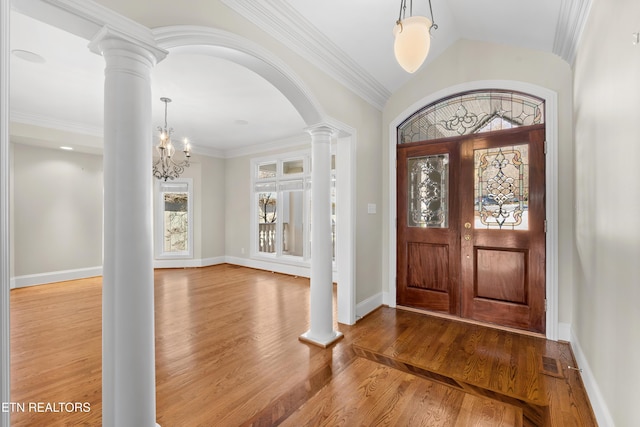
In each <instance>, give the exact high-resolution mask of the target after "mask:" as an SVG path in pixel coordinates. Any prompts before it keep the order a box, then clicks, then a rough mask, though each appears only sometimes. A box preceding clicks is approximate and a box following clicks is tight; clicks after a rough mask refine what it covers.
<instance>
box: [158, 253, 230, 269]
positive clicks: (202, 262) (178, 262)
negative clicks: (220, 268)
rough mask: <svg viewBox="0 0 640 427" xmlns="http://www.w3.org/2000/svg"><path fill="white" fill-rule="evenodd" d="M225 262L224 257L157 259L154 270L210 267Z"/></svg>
mask: <svg viewBox="0 0 640 427" xmlns="http://www.w3.org/2000/svg"><path fill="white" fill-rule="evenodd" d="M225 262H226V261H225V257H223V256H219V257H214V258H199V259H155V260H153V268H194V267H209V266H211V265H218V264H224V263H225Z"/></svg>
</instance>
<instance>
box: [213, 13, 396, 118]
mask: <svg viewBox="0 0 640 427" xmlns="http://www.w3.org/2000/svg"><path fill="white" fill-rule="evenodd" d="M221 1H222V3H224V4H225V5H227V6H228V7H229V8H231V9H233V10H234V11H236V12H237V13H239V14H240V15H242V16H243V17H245V18H247V19H248V20H249V21H251V22H253V23H254V24H255V25H257V26H258V27H260V28H262V29H263V30H264V31H266V32H268V33H269V34H271V35H272V36H273V37H274V38H276V39H277V40H278V41H280V42H282V43H284V45H285V46H287V47H289V48H290V49H291V50H293V51H294V52H296V53H297V54H299V55H300V56H302V57H303V58H305V59H306V60H308V61H309V62H311V63H312V64H314V65H315V66H317V67H318V68H320V69H321V70H323V71H324V72H326V73H327V74H329V75H330V76H332V77H333V78H335V79H336V80H337V81H339V82H340V83H342V84H344V85H345V86H346V87H347V88H349V89H350V90H351V91H353V92H354V93H355V94H357V95H358V96H360V97H361V98H362V99H364V100H365V101H367V102H368V103H369V104H371V105H373V106H374V107H376V108H377V109H379V110H382V109H383V108H384V105H385V103H386V102H387V99H389V97H390V96H391V92H389V91H388V90H387V89H386V88H385V87H384V86H383V85H382V84H381V83H380V82H378V81H377V80H376V79H374V78H373V77H372V76H371V75H370V74H369V73H368V72H367V71H366V70H365V69H364V68H363V67H361V66H360V65H359V64H358V63H356V62H355V61H353V60H352V59H351V58H350V57H349V56H347V55H346V54H345V53H344V52H343V51H342V50H341V49H340V48H339V47H338V46H337V45H336V44H335V43H333V42H332V41H331V40H329V39H328V38H327V37H326V36H325V35H324V34H322V33H321V32H320V31H318V30H317V29H316V28H315V27H314V26H313V24H312V23H310V22H309V21H308V20H307V19H305V18H304V17H303V16H302V15H300V14H299V13H298V12H296V11H295V10H294V9H293V8H292V7H291V6H289V5H288V4H287V3H286V2H285V1H283V0H265V1H260V2H252V1H243V0H221Z"/></svg>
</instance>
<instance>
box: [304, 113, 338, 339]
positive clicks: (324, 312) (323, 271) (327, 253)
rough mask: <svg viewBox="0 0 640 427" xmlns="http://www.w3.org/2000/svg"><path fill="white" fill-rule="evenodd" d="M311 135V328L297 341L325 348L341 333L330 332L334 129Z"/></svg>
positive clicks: (313, 130) (325, 128)
mask: <svg viewBox="0 0 640 427" xmlns="http://www.w3.org/2000/svg"><path fill="white" fill-rule="evenodd" d="M309 133H310V134H311V291H310V298H309V299H310V302H309V305H310V310H309V312H310V323H311V326H310V329H309V330H308V331H307V332H305V333H304V334H302V335H301V336H300V340H301V341H304V342H308V343H311V344H314V345H318V346H321V347H328V346H329V345H331V344H333V343H334V342H335V341H337V340H338V339H340V338H342V333H340V332H338V331H335V330H334V329H333V281H332V278H331V276H332V271H333V268H332V248H331V136H332V134H333V129H332V128H331V127H329V126H325V125H319V126H316V127H312V128H310V129H309Z"/></svg>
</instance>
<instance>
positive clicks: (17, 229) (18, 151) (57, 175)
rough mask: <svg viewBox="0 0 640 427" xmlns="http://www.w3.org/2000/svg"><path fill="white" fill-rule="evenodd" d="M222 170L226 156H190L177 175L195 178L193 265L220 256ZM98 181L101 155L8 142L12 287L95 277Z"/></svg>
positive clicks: (98, 258)
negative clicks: (184, 167)
mask: <svg viewBox="0 0 640 427" xmlns="http://www.w3.org/2000/svg"><path fill="white" fill-rule="evenodd" d="M224 170H225V161H224V159H220V158H213V157H207V156H197V155H195V156H193V161H192V165H191V167H190V168H187V169H186V170H185V173H184V175H183V176H184V177H186V178H193V186H194V189H193V191H194V193H193V194H194V205H193V210H194V224H193V225H194V227H195V228H194V260H196V264H198V265H201V264H207V263H211V261H212V260H220V259H223V257H224V255H225V252H224V251H225V245H224V243H225V237H224V236H225V207H224V206H223V203H224V194H225V179H224ZM152 179H153V178H152V176H151V170H149V180H152ZM102 180H103V175H102V156H101V155H96V154H86V153H79V152H69V151H63V150H60V149H53V148H43V147H38V146H31V145H25V144H11V194H10V197H11V214H12V216H11V219H12V221H11V224H10V225H11V230H12V239H11V245H10V247H11V254H12V257H11V259H12V267H13V268H12V270H11V272H10V275H11V277H13V278H14V279H15V281H16V283H17V285H18V286H27V285H31V284H40V283H49V282H52V281H58V280H66V279H69V278H76V277H86V276H91V275H96V274H101V267H102V213H103V207H102V203H103V191H102V188H103V181H102ZM155 207H156V206H155V203H154V208H155ZM61 272H64V273H61Z"/></svg>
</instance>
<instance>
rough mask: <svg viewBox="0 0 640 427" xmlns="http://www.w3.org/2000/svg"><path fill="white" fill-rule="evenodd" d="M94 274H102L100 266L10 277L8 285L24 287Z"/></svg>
mask: <svg viewBox="0 0 640 427" xmlns="http://www.w3.org/2000/svg"><path fill="white" fill-rule="evenodd" d="M95 276H102V266H98V267H89V268H77V269H74V270H62V271H51V272H48V273H39V274H27V275H24V276H16V277H12V278H11V282H10V286H11V288H12V289H13V288H26V287H28V286H37V285H45V284H47V283H55V282H64V281H66V280H77V279H86V278H87V277H95Z"/></svg>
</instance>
